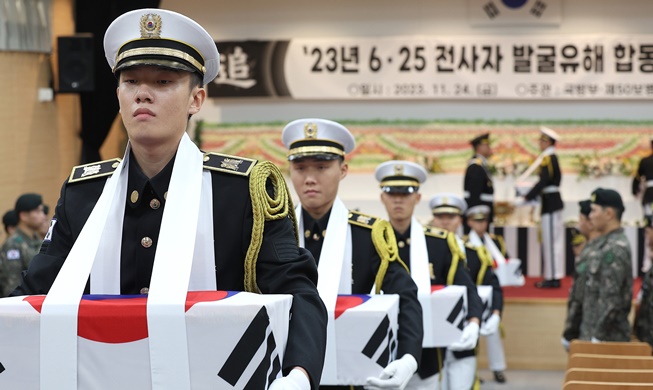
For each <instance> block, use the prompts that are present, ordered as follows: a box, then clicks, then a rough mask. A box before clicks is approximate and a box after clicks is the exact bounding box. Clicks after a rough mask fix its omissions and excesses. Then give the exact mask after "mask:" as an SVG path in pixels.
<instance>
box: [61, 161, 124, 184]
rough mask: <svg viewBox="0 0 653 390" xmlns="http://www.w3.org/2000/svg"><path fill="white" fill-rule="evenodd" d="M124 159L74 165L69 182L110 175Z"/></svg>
mask: <svg viewBox="0 0 653 390" xmlns="http://www.w3.org/2000/svg"><path fill="white" fill-rule="evenodd" d="M120 161H122V159H120V158H114V159H111V160H104V161H98V162H94V163H90V164H84V165H78V166H76V167H73V170H72V172H70V177H69V178H68V183H75V182H78V181H82V180H88V179H95V178H98V177H103V176H110V175H111V174H113V172H114V171H115V170H116V168H118V165H119V164H120Z"/></svg>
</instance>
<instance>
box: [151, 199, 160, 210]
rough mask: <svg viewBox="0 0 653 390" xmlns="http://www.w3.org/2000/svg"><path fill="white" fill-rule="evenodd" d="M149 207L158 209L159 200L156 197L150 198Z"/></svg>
mask: <svg viewBox="0 0 653 390" xmlns="http://www.w3.org/2000/svg"><path fill="white" fill-rule="evenodd" d="M150 207H151V208H152V209H153V210H156V209H158V208H159V207H161V202H159V200H158V199H152V200H151V201H150Z"/></svg>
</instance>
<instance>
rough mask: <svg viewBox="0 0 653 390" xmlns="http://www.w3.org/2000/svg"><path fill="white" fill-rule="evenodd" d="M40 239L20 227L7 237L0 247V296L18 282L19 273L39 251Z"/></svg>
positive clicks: (3, 295)
mask: <svg viewBox="0 0 653 390" xmlns="http://www.w3.org/2000/svg"><path fill="white" fill-rule="evenodd" d="M41 241H42V239H41V237H39V236H37V235H36V234H35V235H34V236H32V237H30V236H29V235H27V233H25V232H23V231H22V230H21V229H20V227H18V228H16V231H15V232H14V234H12V235H11V236H9V238H7V241H5V243H4V244H3V245H2V248H0V298H1V297H6V296H7V295H9V293H11V292H12V291H13V289H14V288H16V286H18V285H19V284H20V274H21V272H23V271H24V270H26V269H27V266H28V265H29V262H30V260H32V258H33V257H34V256H36V254H37V253H39V248H40V247H41Z"/></svg>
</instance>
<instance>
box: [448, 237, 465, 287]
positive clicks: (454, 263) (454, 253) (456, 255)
mask: <svg viewBox="0 0 653 390" xmlns="http://www.w3.org/2000/svg"><path fill="white" fill-rule="evenodd" d="M447 244H449V250H450V251H451V267H449V273H447V286H450V285H452V284H453V279H454V277H455V276H456V270H457V269H458V262H459V261H460V260H462V261H465V252H463V251H462V250H460V246H458V240H456V236H455V235H454V234H453V233H451V232H449V233H447Z"/></svg>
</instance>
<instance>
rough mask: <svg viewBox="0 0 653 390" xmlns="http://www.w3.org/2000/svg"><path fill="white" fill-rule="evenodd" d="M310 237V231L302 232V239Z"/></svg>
mask: <svg viewBox="0 0 653 390" xmlns="http://www.w3.org/2000/svg"><path fill="white" fill-rule="evenodd" d="M310 236H311V231H310V230H306V231H305V232H304V237H306V238H309V237H310Z"/></svg>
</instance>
